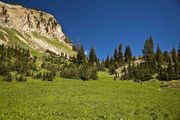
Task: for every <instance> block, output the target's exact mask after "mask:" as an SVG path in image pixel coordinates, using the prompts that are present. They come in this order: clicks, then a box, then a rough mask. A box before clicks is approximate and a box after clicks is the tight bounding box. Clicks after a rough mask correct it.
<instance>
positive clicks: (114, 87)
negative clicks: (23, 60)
mask: <svg viewBox="0 0 180 120" xmlns="http://www.w3.org/2000/svg"><path fill="white" fill-rule="evenodd" d="M0 79H2V78H0ZM160 86H161V83H160V82H145V83H143V84H142V85H141V84H139V83H135V82H133V81H120V80H113V76H109V75H107V74H105V73H100V74H99V80H91V81H81V80H70V79H63V78H56V79H55V80H54V81H52V82H48V81H42V80H32V79H30V78H29V79H28V81H27V82H22V83H21V82H15V81H13V82H10V83H9V82H4V81H0V91H1V92H0V119H13V120H14V119H33V120H34V119H38V120H39V119H48V120H49V119H52V120H56V119H79V120H82V119H86V120H87V119H89V120H92V119H110V120H118V119H123V120H127V119H131V120H138V119H142V120H145V119H149V120H151V119H152V120H153V119H161V120H164V119H170V120H176V119H179V116H180V91H179V89H178V88H176V89H175V88H161V87H160Z"/></svg>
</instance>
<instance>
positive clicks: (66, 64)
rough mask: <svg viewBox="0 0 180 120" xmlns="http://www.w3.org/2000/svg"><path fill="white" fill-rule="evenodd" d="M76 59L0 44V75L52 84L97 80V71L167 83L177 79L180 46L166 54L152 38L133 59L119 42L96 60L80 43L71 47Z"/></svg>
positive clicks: (124, 78)
mask: <svg viewBox="0 0 180 120" xmlns="http://www.w3.org/2000/svg"><path fill="white" fill-rule="evenodd" d="M73 50H75V51H76V52H77V54H76V56H73V57H70V58H67V56H66V55H63V54H62V55H57V54H55V53H53V52H51V51H49V50H46V52H45V53H44V55H43V57H41V58H40V57H38V56H32V55H31V54H30V52H29V50H28V49H24V48H21V47H20V46H17V45H9V46H5V45H0V75H1V76H3V77H4V80H5V81H12V80H13V79H15V80H17V81H26V80H27V77H32V78H33V79H42V80H47V81H52V80H53V79H54V78H55V77H56V76H57V77H63V78H70V79H81V80H97V79H98V71H105V72H108V73H109V74H111V75H114V76H115V77H114V78H115V79H120V80H134V81H146V80H150V79H152V78H155V79H159V80H163V81H168V80H178V79H180V47H179V49H178V51H176V49H175V48H172V50H171V51H170V52H168V51H161V48H160V46H159V45H158V46H157V50H156V51H154V43H153V39H152V37H151V36H150V38H148V39H147V40H146V41H145V44H144V48H143V50H142V53H143V55H142V56H139V57H136V56H133V54H132V50H131V47H130V46H126V48H125V52H123V45H122V44H121V43H120V44H119V46H118V48H115V50H114V54H113V55H112V56H107V58H106V59H105V60H99V59H98V57H97V56H96V52H95V49H94V48H93V47H92V48H91V50H90V53H89V54H88V56H87V55H86V54H85V51H84V47H83V46H82V45H80V44H78V45H77V46H73Z"/></svg>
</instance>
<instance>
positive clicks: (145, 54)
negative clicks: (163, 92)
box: [104, 36, 180, 81]
mask: <svg viewBox="0 0 180 120" xmlns="http://www.w3.org/2000/svg"><path fill="white" fill-rule="evenodd" d="M104 65H105V67H106V68H107V69H108V71H109V73H110V74H115V75H116V76H115V77H116V78H120V79H123V80H135V81H146V80H150V79H152V78H157V79H159V80H164V81H168V80H178V79H180V45H179V48H178V50H176V49H175V48H172V50H171V51H170V52H168V51H162V50H161V48H160V46H159V45H158V46H157V48H156V51H154V42H153V38H152V37H151V36H150V37H149V38H148V39H147V40H146V41H145V44H144V48H143V50H142V56H139V57H134V56H133V55H132V51H131V47H130V46H126V49H125V53H123V50H122V44H121V43H120V44H119V47H118V49H117V48H115V50H114V55H113V56H111V57H109V56H107V58H106V60H105V61H104ZM117 69H119V71H117Z"/></svg>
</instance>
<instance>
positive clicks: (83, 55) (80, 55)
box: [77, 45, 86, 64]
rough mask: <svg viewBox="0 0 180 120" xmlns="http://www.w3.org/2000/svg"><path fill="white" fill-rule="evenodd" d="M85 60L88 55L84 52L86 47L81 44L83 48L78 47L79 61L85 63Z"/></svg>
mask: <svg viewBox="0 0 180 120" xmlns="http://www.w3.org/2000/svg"><path fill="white" fill-rule="evenodd" d="M85 62H86V55H85V52H84V47H83V46H82V45H81V48H80V49H78V52H77V63H78V64H84V63H85Z"/></svg>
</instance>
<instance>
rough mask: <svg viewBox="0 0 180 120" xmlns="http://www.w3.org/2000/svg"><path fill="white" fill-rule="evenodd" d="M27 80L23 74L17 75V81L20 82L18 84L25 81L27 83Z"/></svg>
mask: <svg viewBox="0 0 180 120" xmlns="http://www.w3.org/2000/svg"><path fill="white" fill-rule="evenodd" d="M26 80H27V78H26V77H25V76H24V75H22V74H18V75H16V81H18V82H24V81H26Z"/></svg>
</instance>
